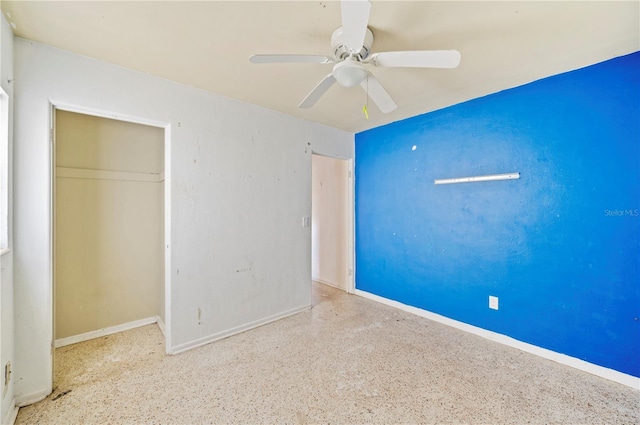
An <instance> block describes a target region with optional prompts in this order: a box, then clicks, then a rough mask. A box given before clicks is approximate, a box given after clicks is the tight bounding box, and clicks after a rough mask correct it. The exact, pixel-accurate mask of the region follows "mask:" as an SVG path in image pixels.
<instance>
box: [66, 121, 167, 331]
mask: <svg viewBox="0 0 640 425" xmlns="http://www.w3.org/2000/svg"><path fill="white" fill-rule="evenodd" d="M163 142H164V130H163V129H160V128H154V127H148V126H143V125H138V124H132V123H127V122H122V121H116V120H110V119H106V118H98V117H93V116H88V115H82V114H75V113H71V112H65V111H57V112H56V174H57V178H56V238H55V243H56V246H55V248H56V250H55V268H56V270H55V272H56V273H55V276H56V292H55V299H56V302H55V308H56V313H55V319H56V322H55V332H56V334H55V338H56V339H60V338H66V337H69V336H74V335H78V334H82V333H86V332H90V331H95V330H98V329H102V328H105V327H110V326H116V325H120V324H123V323H127V322H131V321H134V320H139V319H145V318H148V317H153V316H160V317H163V316H164V311H163V310H164V283H163V282H164V278H163V276H164V266H163V263H164V261H163V240H164V236H163V228H164V227H163V217H164V212H163V177H162V176H163V174H162V171H163V156H164V151H163V145H164V144H163Z"/></svg>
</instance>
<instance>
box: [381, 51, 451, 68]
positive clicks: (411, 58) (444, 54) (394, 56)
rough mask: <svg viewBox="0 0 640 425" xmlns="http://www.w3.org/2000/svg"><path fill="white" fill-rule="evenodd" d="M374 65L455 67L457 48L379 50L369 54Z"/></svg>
mask: <svg viewBox="0 0 640 425" xmlns="http://www.w3.org/2000/svg"><path fill="white" fill-rule="evenodd" d="M369 62H371V63H373V64H374V65H375V66H383V67H395V68H455V67H457V66H458V65H459V64H460V52H459V51H457V50H413V51H406V52H381V53H375V54H373V55H371V59H370V60H369Z"/></svg>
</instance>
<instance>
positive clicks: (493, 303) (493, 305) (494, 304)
mask: <svg viewBox="0 0 640 425" xmlns="http://www.w3.org/2000/svg"><path fill="white" fill-rule="evenodd" d="M498 305H499V304H498V297H494V296H493V295H489V308H490V309H492V310H497V309H498Z"/></svg>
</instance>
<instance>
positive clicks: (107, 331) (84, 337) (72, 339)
mask: <svg viewBox="0 0 640 425" xmlns="http://www.w3.org/2000/svg"><path fill="white" fill-rule="evenodd" d="M158 320H159V317H158V316H153V317H147V318H146V319H140V320H134V321H133V322H128V323H123V324H121V325H116V326H111V327H109V328H103V329H98V330H97V331H91V332H87V333H83V334H80V335H73V336H69V337H66V338H60V339H56V342H55V348H60V347H64V346H65V345H71V344H77V343H79V342H84V341H89V340H90V339H94V338H100V337H103V336H107V335H111V334H115V333H118V332H123V331H128V330H131V329H135V328H139V327H140V326H146V325H150V324H152V323H156V322H158ZM161 329H164V324H163V326H162V328H161Z"/></svg>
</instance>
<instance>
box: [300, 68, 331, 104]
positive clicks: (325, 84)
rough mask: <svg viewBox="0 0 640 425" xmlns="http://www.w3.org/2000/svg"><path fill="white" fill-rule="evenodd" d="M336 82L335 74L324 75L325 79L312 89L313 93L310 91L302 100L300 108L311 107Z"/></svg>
mask: <svg viewBox="0 0 640 425" xmlns="http://www.w3.org/2000/svg"><path fill="white" fill-rule="evenodd" d="M335 82H336V79H335V78H334V76H333V74H329V75H327V76H326V77H324V79H323V80H322V81H320V82H319V83H318V85H317V86H315V87H314V88H313V90H311V93H309V94H308V95H307V97H305V98H304V100H303V101H302V102H300V105H298V108H302V109H307V108H311V107H312V106H313V105H315V103H316V102H317V101H318V99H320V98H321V97H322V95H323V94H325V92H326V91H327V90H329V88H330V87H331V86H332V85H333V83H335Z"/></svg>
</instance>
